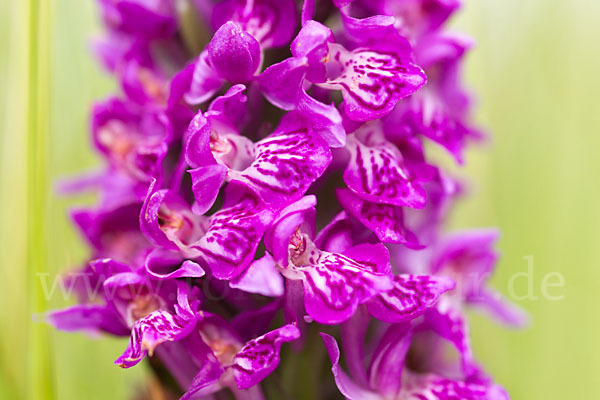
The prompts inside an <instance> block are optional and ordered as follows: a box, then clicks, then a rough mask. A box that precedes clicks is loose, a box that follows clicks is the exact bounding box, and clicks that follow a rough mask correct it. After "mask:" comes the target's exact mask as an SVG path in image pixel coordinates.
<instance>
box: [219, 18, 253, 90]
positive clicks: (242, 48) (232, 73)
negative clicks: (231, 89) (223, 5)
mask: <svg viewBox="0 0 600 400" xmlns="http://www.w3.org/2000/svg"><path fill="white" fill-rule="evenodd" d="M207 50H208V61H209V63H210V65H211V66H212V67H213V68H215V70H216V71H218V73H219V75H221V76H222V77H223V78H225V79H226V80H228V81H229V82H231V83H233V84H236V83H246V82H248V81H250V80H251V79H252V76H253V75H254V72H255V71H256V70H257V69H258V67H259V65H260V60H261V51H260V45H259V44H258V42H257V41H256V39H254V38H253V37H252V35H250V34H249V33H247V32H245V31H244V30H243V29H242V28H241V27H240V26H239V25H238V24H236V23H234V22H231V21H229V22H226V23H225V24H223V25H221V27H220V28H219V29H218V30H217V32H216V33H215V35H214V37H213V38H212V40H211V41H210V43H209V44H208V47H207Z"/></svg>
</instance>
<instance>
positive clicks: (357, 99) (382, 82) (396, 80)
mask: <svg viewBox="0 0 600 400" xmlns="http://www.w3.org/2000/svg"><path fill="white" fill-rule="evenodd" d="M329 49H330V54H329V58H330V60H335V62H337V64H338V67H337V68H338V69H341V72H340V73H339V75H337V76H336V77H334V78H331V79H328V80H327V82H326V84H325V85H326V87H328V88H338V89H340V90H341V91H342V95H343V97H344V108H345V112H346V114H347V115H348V116H349V117H350V118H351V119H354V120H357V121H370V120H374V119H377V118H381V117H383V116H385V115H386V114H388V113H389V112H390V111H392V109H393V108H394V107H395V106H396V103H398V101H399V100H401V99H402V98H404V97H407V96H409V95H411V94H413V93H414V92H415V91H417V90H418V89H419V88H420V87H421V86H423V85H424V84H425V82H426V81H427V78H426V77H425V73H424V72H423V70H422V69H421V68H419V67H418V66H417V65H415V64H413V63H412V62H411V61H410V60H409V59H406V58H405V57H403V56H401V55H400V54H397V53H392V52H383V51H376V50H374V49H370V48H360V49H356V50H354V51H352V52H350V51H348V50H346V49H345V48H344V47H342V46H341V45H339V44H335V43H334V44H330V45H329Z"/></svg>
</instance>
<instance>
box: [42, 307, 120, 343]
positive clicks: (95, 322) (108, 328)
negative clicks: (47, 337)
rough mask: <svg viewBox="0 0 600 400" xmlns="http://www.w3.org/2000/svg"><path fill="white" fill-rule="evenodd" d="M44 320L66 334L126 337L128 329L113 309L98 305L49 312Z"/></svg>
mask: <svg viewBox="0 0 600 400" xmlns="http://www.w3.org/2000/svg"><path fill="white" fill-rule="evenodd" d="M44 319H45V320H46V321H47V322H48V323H49V324H51V325H53V326H54V327H56V328H57V329H60V330H62V331H66V332H73V331H87V332H90V333H95V332H107V333H110V334H113V335H119V336H123V335H128V334H129V329H128V328H127V327H126V326H125V323H124V321H123V320H122V319H121V317H120V316H119V315H118V314H117V313H116V311H114V309H113V308H111V307H107V306H105V305H100V304H82V305H77V306H73V307H69V308H66V309H64V310H58V311H50V312H49V313H47V314H46V315H45V316H44Z"/></svg>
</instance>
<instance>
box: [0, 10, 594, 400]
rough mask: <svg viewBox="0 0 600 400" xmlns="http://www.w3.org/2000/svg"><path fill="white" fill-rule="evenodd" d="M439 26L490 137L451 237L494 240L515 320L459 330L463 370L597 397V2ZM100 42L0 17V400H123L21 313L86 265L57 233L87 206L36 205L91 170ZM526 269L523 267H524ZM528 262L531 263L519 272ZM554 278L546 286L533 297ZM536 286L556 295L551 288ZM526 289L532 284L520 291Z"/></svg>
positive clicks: (81, 347) (116, 381)
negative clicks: (459, 60) (520, 323)
mask: <svg viewBox="0 0 600 400" xmlns="http://www.w3.org/2000/svg"><path fill="white" fill-rule="evenodd" d="M466 3H467V4H466V6H465V7H464V10H463V12H462V14H461V15H460V16H458V17H457V18H455V20H454V21H453V23H452V24H453V26H454V28H455V29H456V30H460V31H463V32H466V33H468V34H470V35H471V36H473V37H475V38H476V40H477V42H478V46H477V47H476V48H475V49H474V51H473V52H472V54H471V55H470V56H469V58H468V63H467V69H466V72H467V80H468V82H469V84H470V86H471V87H472V88H473V90H474V91H475V92H476V93H477V95H478V97H479V102H480V108H479V109H478V112H477V119H478V121H479V122H481V123H482V124H483V125H484V126H485V127H486V128H487V129H488V131H489V132H490V133H492V134H493V139H492V141H491V142H490V143H489V145H487V146H486V147H485V148H477V149H473V150H472V151H470V152H469V154H468V157H467V166H466V168H464V169H463V170H462V171H460V173H461V174H463V175H465V176H468V177H469V179H470V180H471V182H472V185H471V188H470V189H471V194H470V197H469V198H468V199H467V200H465V201H464V202H463V203H461V205H460V206H459V207H458V209H457V210H456V213H455V214H454V215H453V218H452V225H453V226H454V227H456V228H465V227H472V226H479V227H481V226H498V227H500V229H501V230H502V232H503V238H502V240H501V242H500V249H501V251H502V254H503V257H502V261H501V263H500V265H499V269H498V272H497V274H496V275H495V276H494V278H493V283H494V285H495V286H496V287H497V288H498V289H499V290H500V291H501V292H502V293H504V294H507V295H509V294H510V290H509V282H510V281H511V277H513V276H514V274H515V273H519V272H528V267H529V265H531V270H530V272H531V273H532V275H530V278H531V280H530V282H528V281H527V279H526V278H525V277H524V276H519V277H518V278H517V279H516V280H515V281H514V282H516V284H515V286H514V291H513V292H514V293H515V294H517V295H518V296H524V295H525V294H527V291H528V290H529V289H532V290H533V292H532V293H531V294H532V297H537V299H535V300H534V299H523V300H520V301H517V302H518V303H519V304H520V305H521V306H522V307H524V308H525V309H527V310H528V311H529V312H530V314H531V317H532V324H531V326H530V327H529V328H528V329H527V330H524V331H514V330H506V329H505V328H503V327H500V326H498V325H495V324H494V323H493V322H490V321H489V320H488V319H487V318H485V317H483V316H480V315H477V314H474V315H473V316H472V321H473V328H472V335H473V341H474V346H475V352H476V354H477V356H478V357H479V358H480V359H481V360H482V362H483V363H484V365H486V366H487V368H488V370H489V372H490V373H492V374H493V375H494V376H495V378H496V379H497V380H498V382H500V383H501V384H503V385H504V386H505V387H506V388H507V389H508V390H509V391H510V393H511V394H512V397H513V399H516V400H519V399H545V400H554V399H556V400H558V399H565V398H569V399H571V398H585V399H597V398H600V385H597V384H594V383H595V382H596V381H597V377H598V376H599V375H600V346H599V345H598V329H599V328H600V313H599V312H598V311H597V309H596V307H597V306H598V305H599V301H598V300H599V299H600V265H598V261H599V260H600V256H599V253H598V245H597V240H598V234H597V231H598V228H597V227H598V226H600V207H599V206H598V194H599V189H598V182H599V181H600V159H599V158H598V155H599V149H600V112H599V111H598V110H597V108H598V105H599V101H598V93H600V78H599V75H598V71H600V52H599V51H598V38H599V37H600V18H599V16H600V2H598V1H596V0H570V1H564V0H528V1H522V0H502V1H500V0H470V1H469V0H467V1H466ZM97 33H99V27H98V21H97V18H96V16H95V7H94V4H93V1H91V0H51V1H48V0H39V1H36V0H22V1H9V0H3V1H0V37H1V38H2V40H1V41H0V126H1V128H0V129H1V136H0V178H1V181H0V182H1V184H0V265H1V267H0V268H1V272H2V274H1V277H2V278H1V279H0V321H1V323H0V326H1V329H0V398H2V399H23V398H28V399H36V400H37V399H61V400H71V399H81V398H85V399H89V400H93V399H106V398H114V399H121V398H127V397H128V395H129V394H131V392H132V391H133V390H134V389H135V388H136V387H138V385H142V384H143V375H144V372H145V371H144V370H143V368H142V367H138V368H133V369H131V370H128V371H123V370H120V369H119V368H118V367H116V366H114V365H113V364H112V361H113V360H114V359H115V358H116V357H117V356H118V355H119V354H120V351H122V349H123V348H124V346H125V345H126V344H125V341H124V340H115V339H106V338H104V339H101V340H94V339H89V338H87V337H85V336H83V335H77V334H76V335H69V334H64V333H58V332H55V331H53V330H52V329H50V328H48V327H47V326H45V325H42V324H36V323H34V322H33V319H32V315H35V314H37V313H40V312H43V311H45V310H47V309H50V308H56V307H61V306H63V305H65V304H67V301H66V300H64V299H62V297H61V296H60V295H54V296H52V297H51V299H50V300H49V301H46V300H45V295H44V286H43V285H42V283H43V282H46V283H47V284H48V287H49V288H51V286H52V282H53V280H54V277H55V276H56V274H57V273H58V272H59V271H63V270H65V269H66V268H70V267H75V266H77V263H78V262H81V261H82V260H83V258H84V255H85V249H84V248H83V247H82V245H81V242H80V241H79V239H78V237H77V235H76V234H75V232H74V230H73V228H72V227H71V226H70V225H69V222H68V220H67V218H66V216H65V215H66V210H67V208H68V207H69V206H72V205H75V204H82V203H86V202H89V201H90V200H91V199H89V198H77V199H63V198H59V197H57V196H56V195H55V194H54V193H53V182H54V181H55V180H56V179H57V178H58V177H64V176H67V175H71V174H74V173H77V172H79V171H81V170H83V169H90V168H93V166H94V165H96V162H97V160H96V159H95V157H94V155H93V154H92V151H91V149H90V148H89V139H88V132H87V117H88V109H89V105H90V103H91V102H92V101H93V99H97V98H100V97H102V96H104V95H106V94H107V93H109V92H110V90H112V89H113V84H112V83H111V81H110V79H109V78H108V77H107V76H106V75H104V74H103V73H102V71H100V70H99V68H98V67H97V66H96V64H95V63H94V60H93V59H92V57H91V55H90V53H89V51H88V41H89V39H90V37H91V36H92V35H94V34H97ZM528 260H529V261H528ZM528 263H531V264H528ZM553 272H558V273H560V274H561V275H562V277H563V278H564V286H563V287H548V289H547V293H548V294H549V295H550V296H553V297H554V298H557V297H561V296H562V298H561V299H559V300H551V299H549V298H547V296H544V292H543V290H542V284H543V282H544V277H545V276H547V274H551V273H553ZM546 279H550V280H549V281H547V282H550V283H552V282H558V280H559V279H560V278H559V277H557V276H556V275H554V276H553V277H551V278H546ZM529 283H531V286H529Z"/></svg>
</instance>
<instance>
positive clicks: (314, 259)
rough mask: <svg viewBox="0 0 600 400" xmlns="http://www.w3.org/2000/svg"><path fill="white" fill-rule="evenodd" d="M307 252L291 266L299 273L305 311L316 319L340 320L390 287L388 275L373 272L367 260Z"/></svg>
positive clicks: (332, 322) (326, 320)
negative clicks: (299, 262)
mask: <svg viewBox="0 0 600 400" xmlns="http://www.w3.org/2000/svg"><path fill="white" fill-rule="evenodd" d="M315 249H316V248H315ZM310 253H311V254H310V256H309V257H308V260H307V263H306V265H300V266H295V267H292V269H294V270H295V271H297V272H300V273H301V274H302V280H303V285H304V296H305V298H304V304H305V307H306V312H307V313H308V314H309V315H310V316H311V317H312V318H313V319H314V320H315V321H317V322H319V323H323V324H337V323H340V322H343V321H345V320H347V319H348V318H350V317H351V316H352V315H353V314H354V312H355V311H356V309H357V308H358V306H359V305H360V304H363V303H365V302H366V301H368V300H369V299H371V298H372V297H373V296H375V295H377V294H378V293H380V292H382V291H385V290H388V289H390V288H391V285H392V282H391V280H390V278H389V276H388V275H387V274H385V273H379V272H375V271H377V270H378V267H377V266H375V265H372V264H371V263H368V262H359V261H356V260H353V259H351V258H349V257H346V256H344V255H342V254H337V253H328V252H325V251H321V250H314V251H311V252H310ZM380 270H381V269H380Z"/></svg>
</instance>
